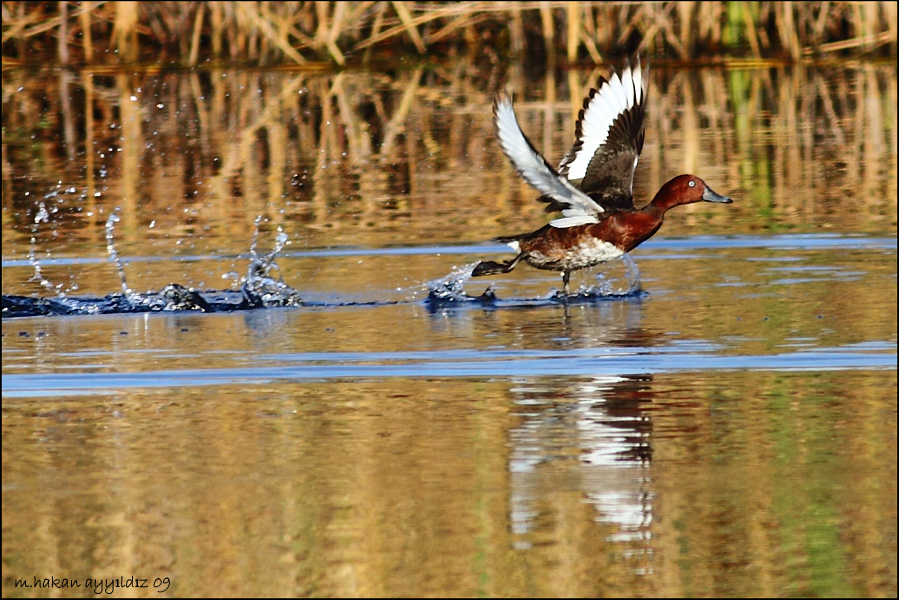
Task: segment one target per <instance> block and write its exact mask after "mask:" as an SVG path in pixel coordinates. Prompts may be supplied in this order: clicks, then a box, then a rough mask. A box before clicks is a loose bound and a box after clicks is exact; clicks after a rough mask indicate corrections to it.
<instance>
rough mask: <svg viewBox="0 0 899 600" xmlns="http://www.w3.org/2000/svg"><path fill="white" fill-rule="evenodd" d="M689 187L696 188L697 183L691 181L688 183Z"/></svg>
mask: <svg viewBox="0 0 899 600" xmlns="http://www.w3.org/2000/svg"><path fill="white" fill-rule="evenodd" d="M687 185H689V186H690V187H696V182H695V181H692V180H691V181H690V182H688V183H687Z"/></svg>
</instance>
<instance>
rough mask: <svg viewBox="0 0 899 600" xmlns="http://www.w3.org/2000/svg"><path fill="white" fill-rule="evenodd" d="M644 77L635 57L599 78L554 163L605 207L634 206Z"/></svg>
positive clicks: (641, 133)
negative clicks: (566, 145)
mask: <svg viewBox="0 0 899 600" xmlns="http://www.w3.org/2000/svg"><path fill="white" fill-rule="evenodd" d="M648 76H649V69H648V68H642V67H641V65H640V59H639V57H637V59H636V61H635V64H633V65H628V66H627V67H625V69H624V71H622V73H621V75H619V74H618V73H614V74H612V76H611V77H610V78H609V79H606V78H604V77H600V80H599V87H598V89H595V90H593V89H591V90H590V93H589V94H588V95H587V97H586V98H585V99H584V108H583V109H582V110H581V111H580V113H579V114H578V120H577V125H576V127H575V138H576V140H575V143H574V146H573V147H572V148H571V150H570V151H569V152H568V154H566V155H565V158H563V159H562V162H561V163H559V173H560V174H561V175H562V176H564V177H565V178H567V179H568V180H569V181H570V182H571V183H573V184H575V185H576V186H577V187H578V188H579V189H580V190H581V191H582V192H584V193H585V194H588V195H589V196H590V197H591V198H593V199H594V200H595V201H596V202H597V203H598V204H599V205H601V206H602V207H603V208H605V209H606V210H628V209H633V208H634V170H635V169H636V168H637V160H638V159H639V157H640V151H641V150H643V138H644V131H643V116H644V114H645V112H646V96H647V92H648V81H649V79H648Z"/></svg>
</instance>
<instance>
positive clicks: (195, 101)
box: [3, 64, 897, 244]
mask: <svg viewBox="0 0 899 600" xmlns="http://www.w3.org/2000/svg"><path fill="white" fill-rule="evenodd" d="M463 71H464V68H463V67H460V69H459V71H455V72H453V71H444V70H433V71H424V70H422V69H415V70H410V71H404V72H400V73H397V74H396V75H395V76H394V77H389V76H386V75H372V74H365V73H355V72H349V71H348V72H344V73H341V74H338V75H316V74H285V73H281V72H251V71H250V72H248V71H243V72H230V71H209V72H199V73H193V74H189V75H183V76H182V75H180V74H165V75H161V76H159V75H155V74H147V75H143V76H141V75H130V76H124V75H119V76H116V77H115V78H108V77H106V76H99V75H97V76H90V75H84V76H83V77H82V79H80V80H78V81H72V82H60V81H51V80H45V81H43V82H42V83H41V87H36V85H35V83H34V82H33V81H31V80H28V79H26V78H24V76H23V75H21V74H18V73H15V72H8V73H6V74H5V75H4V83H5V84H6V85H9V86H12V87H17V86H22V87H23V91H22V92H20V93H18V94H13V95H9V96H7V97H6V98H5V101H4V111H3V119H4V130H5V131H6V132H7V135H5V137H4V150H3V151H4V159H5V161H4V165H3V174H4V176H3V185H4V195H3V197H4V202H5V203H6V204H7V206H15V207H18V208H20V209H26V211H27V210H32V209H33V207H34V206H35V203H34V199H35V198H36V197H41V198H42V197H43V196H44V195H45V194H47V193H48V192H50V191H52V190H56V189H58V188H59V187H63V188H68V187H69V186H72V188H73V189H75V190H76V193H70V194H64V193H60V194H56V196H55V198H54V199H53V201H54V202H56V204H57V207H58V208H60V209H62V211H63V212H62V214H67V215H68V217H67V218H66V219H65V222H63V223H60V224H59V225H60V226H61V227H63V228H64V229H67V230H69V231H70V232H71V233H72V234H73V235H75V236H87V237H88V238H89V239H94V240H96V239H102V226H103V223H104V222H105V216H103V215H100V214H98V212H97V211H95V210H93V209H91V210H84V208H85V207H86V206H89V205H90V204H91V203H94V204H96V206H97V207H99V208H104V207H105V208H104V211H108V210H111V208H112V207H114V206H123V207H124V211H123V220H124V221H125V223H126V226H124V227H123V231H122V232H121V234H122V236H123V239H124V240H125V241H126V242H127V241H129V240H131V241H136V240H139V239H142V236H144V235H145V232H143V231H137V229H138V227H137V225H138V224H142V225H146V224H148V223H149V222H151V221H154V220H155V221H156V223H157V224H156V228H155V229H154V232H153V233H155V234H158V235H168V234H176V235H185V234H190V233H192V232H194V231H203V232H204V237H207V238H209V239H210V243H214V244H218V243H219V242H217V241H215V240H216V239H221V240H232V239H233V238H234V235H240V237H241V239H243V238H246V237H247V235H248V232H249V231H250V230H251V226H252V225H251V224H252V220H253V218H254V217H255V216H256V215H257V214H264V215H267V216H268V217H269V218H270V219H271V220H272V221H274V222H276V223H284V222H297V223H303V224H305V225H306V226H308V227H310V228H312V229H313V230H321V229H327V230H332V231H333V230H335V229H336V230H341V231H343V230H345V231H347V232H352V231H359V230H372V231H380V232H384V233H385V234H387V235H389V236H390V238H391V240H390V241H391V243H397V242H399V243H414V242H416V241H418V240H419V239H420V238H419V236H420V235H422V234H426V235H428V236H430V237H431V239H435V240H440V239H442V240H455V239H459V240H481V239H486V238H488V237H492V236H493V235H496V234H497V233H498V232H497V225H498V224H502V225H503V226H507V225H508V226H513V225H514V226H525V227H526V226H534V225H537V224H539V223H540V222H541V220H542V219H543V216H542V214H541V213H540V210H541V208H542V207H541V206H540V205H539V203H536V202H533V198H534V197H535V195H536V194H535V193H534V192H533V191H532V190H531V189H529V188H528V187H527V185H526V184H524V183H523V182H522V181H521V180H520V179H519V178H518V177H517V176H516V175H515V173H514V172H513V170H512V169H511V168H510V167H509V166H508V164H507V161H506V159H505V158H504V157H503V156H502V155H501V153H500V152H499V150H498V148H497V146H496V144H495V142H494V139H493V126H492V123H491V111H490V102H491V99H492V91H493V90H494V89H496V88H498V87H500V86H501V85H502V83H500V82H502V81H508V87H509V88H510V89H512V90H514V91H516V110H517V112H518V115H519V118H520V120H521V123H522V127H523V128H524V129H525V131H526V132H528V134H529V135H530V136H531V138H532V139H534V140H535V142H536V143H537V145H538V146H540V148H541V150H543V151H544V152H545V153H546V155H547V157H548V158H549V159H550V160H551V161H553V162H554V161H556V160H558V158H559V157H560V156H561V155H562V153H563V152H564V149H565V148H567V146H568V145H569V144H570V143H571V140H572V136H573V131H572V130H573V126H572V123H573V119H574V116H575V114H576V112H575V111H576V108H577V106H578V104H579V102H580V98H581V97H582V96H583V94H584V93H585V91H586V90H587V89H588V87H589V86H590V85H592V84H593V83H594V82H595V78H596V76H597V74H598V73H599V72H602V71H594V72H592V73H590V74H589V75H588V74H584V73H579V72H576V71H572V72H569V73H568V76H567V78H566V79H564V80H557V79H556V78H555V76H554V75H552V74H546V75H545V78H544V80H543V81H541V82H539V83H536V84H535V82H531V81H529V80H528V79H527V77H526V75H525V74H524V73H516V74H512V75H510V76H509V77H508V79H506V78H502V79H499V80H497V81H494V82H485V81H482V80H481V79H480V75H479V74H476V75H475V76H474V77H472V76H469V75H461V73H462V72H463ZM67 90H68V91H67ZM895 90H896V71H895V68H894V67H892V66H889V65H885V66H878V65H873V64H868V65H863V66H860V67H845V68H842V69H840V68H832V67H829V68H828V72H827V74H826V75H825V74H824V73H823V72H821V71H819V70H818V69H815V68H784V67H776V68H771V69H754V70H740V69H737V70H729V71H721V70H702V71H690V72H688V71H673V70H670V71H669V70H665V69H663V68H654V69H653V70H652V87H651V91H650V95H651V103H650V111H649V116H648V122H647V138H646V140H647V141H646V147H645V148H644V153H643V157H642V158H641V162H640V166H639V167H638V173H637V186H638V189H637V190H636V196H637V198H638V201H639V199H642V200H643V201H648V200H649V199H650V198H651V195H652V194H653V193H654V192H655V190H657V189H658V188H659V187H660V186H661V185H662V184H663V183H664V182H665V181H666V180H668V179H669V178H670V177H672V176H674V175H676V174H678V173H682V172H695V173H697V174H700V175H701V176H702V177H704V178H705V179H706V180H708V181H709V182H710V183H711V184H712V185H714V186H716V189H723V190H725V191H726V192H727V193H729V194H730V195H732V196H734V197H735V198H736V199H737V204H736V205H735V206H734V209H735V210H737V211H739V212H738V213H737V214H738V215H739V218H735V213H734V211H727V212H709V211H706V210H703V207H702V206H698V205H693V206H689V207H684V208H683V209H682V210H681V211H680V212H681V213H682V214H681V216H679V217H677V219H676V220H675V219H674V218H672V220H673V221H675V222H677V223H681V224H684V225H687V226H689V227H691V231H701V230H704V228H705V229H709V228H711V227H714V230H715V231H718V232H727V231H740V230H745V228H746V227H749V228H752V229H766V228H782V227H786V228H790V227H796V228H807V227H808V226H814V227H829V226H838V227H840V228H841V229H844V230H845V229H847V228H848V229H850V230H855V229H863V230H864V229H868V230H871V229H874V230H876V229H882V228H884V227H894V226H895V212H896V179H895V176H894V173H895V169H896V134H897V132H896V119H895V106H896V92H895ZM69 95H71V96H73V98H74V100H73V102H74V104H75V105H76V106H83V105H84V103H86V102H89V104H90V110H85V111H80V110H79V111H75V110H73V109H72V108H71V107H67V104H66V102H64V101H63V100H62V98H63V97H69ZM77 115H86V116H84V117H79V116H77ZM71 156H74V157H75V158H74V159H73V160H70V159H69V157H71ZM95 193H96V194H99V197H96V198H95ZM84 197H86V198H87V199H86V200H85V199H84ZM847 202H851V203H852V208H851V210H850V209H849V208H848V207H847V206H846V203H847ZM11 214H13V218H12V220H5V221H4V224H3V227H4V230H5V231H4V233H6V229H7V228H11V232H15V231H17V230H18V231H24V230H25V228H28V227H30V224H31V221H30V217H29V214H28V213H27V212H20V211H17V212H14V213H11ZM104 214H108V212H105V213H104ZM90 215H92V216H90ZM57 218H59V217H57ZM130 219H133V221H130ZM837 219H839V220H837ZM390 232H393V233H390ZM356 243H358V242H356Z"/></svg>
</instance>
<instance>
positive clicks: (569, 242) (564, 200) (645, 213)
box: [471, 57, 733, 296]
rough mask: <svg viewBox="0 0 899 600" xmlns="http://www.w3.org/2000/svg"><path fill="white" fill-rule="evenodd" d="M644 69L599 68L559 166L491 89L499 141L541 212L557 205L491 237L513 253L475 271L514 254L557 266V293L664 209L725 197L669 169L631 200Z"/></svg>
mask: <svg viewBox="0 0 899 600" xmlns="http://www.w3.org/2000/svg"><path fill="white" fill-rule="evenodd" d="M648 75H649V69H648V67H647V68H646V69H644V68H643V67H642V66H641V63H640V58H639V57H636V59H635V60H634V61H628V62H627V65H626V66H625V68H624V69H623V71H622V72H621V74H620V75H619V74H618V73H616V72H614V71H613V72H612V73H611V74H610V76H609V78H608V79H606V78H605V77H603V76H601V77H600V78H599V82H598V85H597V87H596V88H592V89H591V90H590V91H589V93H588V94H587V96H586V97H585V98H584V101H583V108H582V109H581V110H580V111H579V112H578V118H577V122H576V124H575V142H574V145H573V146H572V147H571V150H569V151H568V153H567V154H565V156H564V157H563V158H562V160H561V162H560V163H559V166H558V168H557V169H555V168H553V167H552V166H551V165H550V164H549V162H548V161H547V160H546V159H545V158H544V157H543V156H542V155H541V154H540V153H539V152H538V151H537V149H536V148H535V147H534V145H533V144H532V143H531V141H530V140H529V139H528V138H527V136H525V134H524V132H523V131H522V130H521V127H520V126H519V124H518V119H517V118H516V116H515V110H514V108H513V105H512V96H511V95H510V94H509V93H508V92H503V93H501V94H499V95H497V97H496V99H495V100H494V103H493V121H494V125H495V128H496V137H497V139H498V141H499V145H500V147H501V148H502V150H503V152H504V153H505V155H506V157H508V159H509V161H510V162H511V163H512V166H513V167H514V168H515V170H516V171H518V174H519V175H520V176H521V177H522V178H523V179H524V180H525V181H526V182H527V183H528V184H530V185H531V186H532V187H533V188H534V189H536V190H537V191H538V192H540V194H541V196H540V197H539V198H538V200H539V201H542V202H545V203H547V207H546V210H547V212H555V213H561V216H559V217H558V218H555V219H554V220H552V221H550V222H549V223H548V224H546V225H544V226H543V227H541V228H540V229H538V230H536V231H533V232H531V233H524V234H519V235H512V236H504V237H498V238H496V241H498V242H501V243H504V244H508V245H509V246H511V247H512V249H513V250H514V251H515V252H516V253H517V255H516V256H515V257H514V258H513V259H512V260H509V261H505V262H496V261H480V262H479V263H478V264H477V265H475V267H474V268H473V269H472V273H471V275H472V276H473V277H482V276H487V275H496V274H499V273H508V272H510V271H511V270H512V269H514V268H515V267H516V266H517V265H518V264H519V263H520V262H522V261H524V262H525V263H527V264H529V265H531V266H532V267H535V268H537V269H544V270H550V271H561V272H562V291H563V294H565V295H566V296H567V295H570V291H569V285H568V284H569V279H570V277H571V272H572V271H576V270H578V269H585V268H588V267H592V266H594V265H598V264H600V263H604V262H608V261H612V260H615V259H619V258H621V257H623V256H624V255H625V253H627V252H630V251H631V250H633V249H634V248H636V247H637V246H639V245H640V244H642V243H643V242H645V241H646V240H648V239H649V238H651V237H652V236H653V235H654V234H655V233H656V232H657V231H658V230H659V228H660V227H661V226H662V221H663V220H664V217H665V213H666V212H668V210H670V209H672V208H674V207H675V206H681V205H684V204H692V203H694V202H713V203H719V204H730V203H732V202H733V200H731V199H730V198H728V197H726V196H723V195H721V194H718V193H717V192H715V191H714V190H713V189H712V188H711V187H709V185H708V184H707V183H706V182H705V181H703V180H702V179H700V178H699V177H697V176H696V175H690V174H684V175H678V176H677V177H674V178H673V179H671V180H670V181H668V182H667V183H665V185H663V186H662V187H661V189H659V191H658V193H656V195H655V197H654V198H653V199H652V201H651V202H649V203H648V204H646V205H645V206H643V207H642V208H640V209H638V208H636V207H635V205H634V171H635V170H636V168H637V162H638V161H639V158H640V152H641V151H642V150H643V140H644V137H645V130H644V123H643V121H644V115H645V114H646V101H647V95H648V81H649V78H648Z"/></svg>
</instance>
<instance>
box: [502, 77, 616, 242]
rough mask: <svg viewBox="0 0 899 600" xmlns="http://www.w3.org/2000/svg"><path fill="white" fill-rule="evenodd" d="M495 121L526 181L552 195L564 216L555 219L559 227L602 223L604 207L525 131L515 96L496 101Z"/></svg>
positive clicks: (506, 151)
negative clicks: (562, 172)
mask: <svg viewBox="0 0 899 600" xmlns="http://www.w3.org/2000/svg"><path fill="white" fill-rule="evenodd" d="M493 121H494V123H495V124H496V136H497V138H498V139H499V144H500V146H501V147H502V149H503V152H505V153H506V156H508V157H509V160H510V161H512V165H513V166H514V167H515V169H516V170H517V171H518V172H519V173H520V174H521V176H522V177H523V178H524V180H525V181H527V182H528V183H529V184H531V185H532V186H533V187H534V188H536V189H537V191H539V192H540V193H541V194H544V197H546V198H548V199H549V200H550V201H551V202H552V203H553V204H554V205H556V206H558V210H561V211H562V215H563V217H564V218H562V219H557V220H556V221H553V222H552V225H554V226H556V227H572V226H574V225H580V224H583V223H598V222H599V218H598V215H599V214H600V213H602V212H604V209H603V207H602V206H600V205H599V204H597V203H596V202H594V201H593V199H592V198H590V196H588V195H587V194H585V193H584V192H582V191H581V190H579V189H578V188H577V187H575V185H573V184H572V183H571V182H570V181H568V179H566V178H565V177H562V176H561V175H559V173H557V172H556V170H555V169H553V168H552V167H551V166H550V164H549V163H548V162H546V159H545V158H543V156H542V155H541V154H540V153H539V152H537V150H536V148H534V145H533V144H531V142H530V140H528V138H527V137H526V136H525V135H524V132H523V131H521V127H520V126H519V125H518V119H517V118H516V117H515V111H514V110H513V108H512V98H511V97H509V95H508V94H503V95H501V96H497V98H496V100H495V101H494V103H493Z"/></svg>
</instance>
